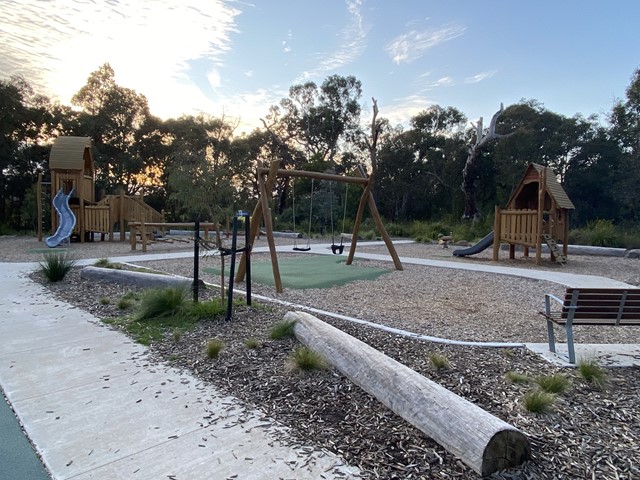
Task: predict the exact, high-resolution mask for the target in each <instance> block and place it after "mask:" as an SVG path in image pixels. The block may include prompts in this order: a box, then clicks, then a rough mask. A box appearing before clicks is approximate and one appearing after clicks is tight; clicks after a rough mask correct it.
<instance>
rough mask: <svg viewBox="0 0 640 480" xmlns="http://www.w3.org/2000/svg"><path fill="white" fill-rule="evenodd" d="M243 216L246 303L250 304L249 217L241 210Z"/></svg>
mask: <svg viewBox="0 0 640 480" xmlns="http://www.w3.org/2000/svg"><path fill="white" fill-rule="evenodd" d="M242 215H243V217H244V253H245V258H246V271H245V273H246V281H247V305H251V245H249V236H250V235H249V230H250V224H251V217H250V216H249V213H248V212H242Z"/></svg>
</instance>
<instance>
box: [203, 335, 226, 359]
mask: <svg viewBox="0 0 640 480" xmlns="http://www.w3.org/2000/svg"><path fill="white" fill-rule="evenodd" d="M223 348H224V342H223V341H222V340H219V339H217V338H216V339H214V340H209V341H208V342H207V347H206V348H205V353H206V354H207V357H208V358H212V359H215V358H218V357H219V356H220V352H222V349H223Z"/></svg>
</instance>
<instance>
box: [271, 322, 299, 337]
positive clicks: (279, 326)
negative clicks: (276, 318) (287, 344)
mask: <svg viewBox="0 0 640 480" xmlns="http://www.w3.org/2000/svg"><path fill="white" fill-rule="evenodd" d="M295 325H296V321H295V320H282V321H281V322H278V323H276V324H275V325H274V326H273V328H272V329H271V332H269V338H270V339H271V340H283V339H285V338H293V337H294V336H295V335H294V333H293V329H294V327H295Z"/></svg>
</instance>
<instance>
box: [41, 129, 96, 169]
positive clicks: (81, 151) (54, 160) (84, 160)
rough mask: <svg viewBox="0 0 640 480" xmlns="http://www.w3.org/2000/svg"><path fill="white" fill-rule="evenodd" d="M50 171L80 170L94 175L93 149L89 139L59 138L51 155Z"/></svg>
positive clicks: (52, 147) (54, 143)
mask: <svg viewBox="0 0 640 480" xmlns="http://www.w3.org/2000/svg"><path fill="white" fill-rule="evenodd" d="M49 169H50V170H79V171H81V172H82V171H84V172H86V173H88V174H92V173H93V170H94V163H93V149H92V148H91V138H89V137H66V136H65V137H58V138H56V139H55V141H54V142H53V145H52V146H51V153H50V154H49Z"/></svg>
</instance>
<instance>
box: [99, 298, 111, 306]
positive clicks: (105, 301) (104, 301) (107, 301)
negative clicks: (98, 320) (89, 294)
mask: <svg viewBox="0 0 640 480" xmlns="http://www.w3.org/2000/svg"><path fill="white" fill-rule="evenodd" d="M110 304H111V299H110V298H109V297H102V298H100V305H110Z"/></svg>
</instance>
